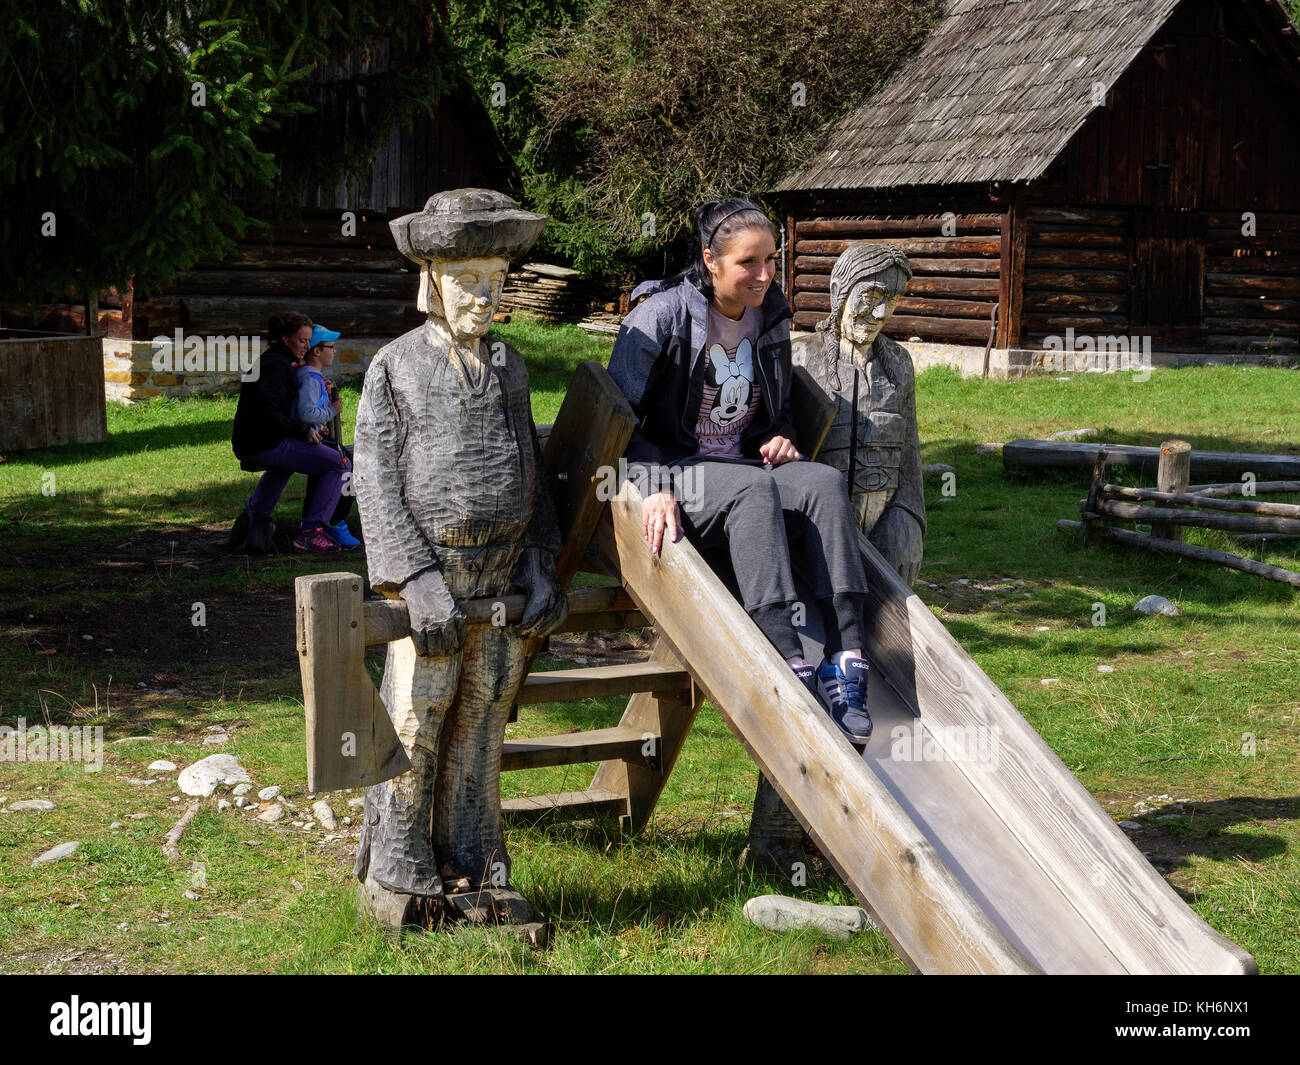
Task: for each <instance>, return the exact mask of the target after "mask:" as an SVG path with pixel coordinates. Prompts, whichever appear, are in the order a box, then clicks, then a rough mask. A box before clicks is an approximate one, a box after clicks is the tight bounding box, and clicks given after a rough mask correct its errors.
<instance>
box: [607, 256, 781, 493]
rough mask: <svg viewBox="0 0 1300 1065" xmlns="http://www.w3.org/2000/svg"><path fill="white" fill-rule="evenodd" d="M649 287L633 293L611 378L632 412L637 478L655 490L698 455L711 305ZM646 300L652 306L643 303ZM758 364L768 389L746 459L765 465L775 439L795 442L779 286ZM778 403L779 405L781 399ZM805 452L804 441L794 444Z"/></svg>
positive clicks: (693, 294)
mask: <svg viewBox="0 0 1300 1065" xmlns="http://www.w3.org/2000/svg"><path fill="white" fill-rule="evenodd" d="M663 285H664V283H663V282H662V281H647V282H645V283H644V284H642V285H639V286H638V287H637V289H636V290H635V291H634V292H633V293H632V302H633V308H632V311H631V313H630V314H628V316H627V317H626V318H624V319H623V326H622V328H621V329H620V330H619V333H618V339H617V340H616V341H615V342H614V352H613V354H612V355H611V356H610V359H609V372H610V376H611V377H613V378H614V383H615V384H617V385H618V387H619V388H620V389H621V390H622V392H623V395H625V396H626V397H627V400H628V402H629V403H630V404H631V405H632V411H633V413H634V414H635V415H636V419H637V424H636V428H635V429H634V430H633V432H632V439H631V441H630V442H629V443H628V447H627V463H628V470H629V472H630V473H634V475H635V476H637V477H638V479H641V478H648V481H643V484H648V485H649V487H650V490H651V491H654V490H657V489H658V488H659V487H664V488H667V487H669V486H668V484H666V483H665V482H664V481H663V480H662V479H661V474H660V471H659V467H661V466H666V465H672V464H677V463H681V462H682V461H683V460H686V459H689V458H691V457H692V456H694V455H695V453H696V452H697V451H698V450H699V441H698V440H697V439H696V436H695V419H696V417H697V416H698V414H699V410H700V402H701V400H702V398H703V392H704V375H703V374H702V373H697V372H696V369H697V367H698V366H699V364H700V361H701V360H702V359H703V358H704V350H705V348H706V346H707V343H708V333H709V319H708V312H709V304H708V300H706V299H705V297H704V293H702V292H701V291H700V290H699V289H697V288H696V287H695V286H694V285H693V284H691V283H690V282H689V281H683V282H682V283H681V284H678V285H674V286H672V287H671V288H664V287H663ZM643 295H645V296H648V298H647V299H644V300H642V301H641V302H640V303H637V300H638V299H640V297H642V296H643ZM760 310H761V313H762V325H760V326H759V335H758V343H757V344H756V345H755V347H756V355H755V361H756V363H757V372H758V374H759V375H760V377H761V379H762V382H763V406H762V408H761V409H760V410H759V412H758V414H757V416H756V417H755V418H754V420H753V421H752V422H750V423H749V425H748V426H746V428H745V431H744V433H743V434H742V435H741V438H740V450H741V454H742V455H744V456H745V457H746V458H750V459H753V460H755V461H758V460H759V454H758V449H759V448H760V447H762V446H763V445H764V444H766V443H767V442H768V441H769V440H771V439H772V437H774V436H784V437H786V438H788V439H790V440H794V423H793V418H792V417H791V414H790V377H791V373H792V370H791V364H790V318H791V313H790V304H789V302H788V301H787V300H786V298H785V294H784V293H783V292H782V291H781V290H780V289H779V288H776V287H775V286H773V287H771V288H769V289H768V290H767V293H766V295H765V296H764V297H763V304H762V307H761V308H760ZM778 397H779V398H778ZM795 445H796V446H798V441H795Z"/></svg>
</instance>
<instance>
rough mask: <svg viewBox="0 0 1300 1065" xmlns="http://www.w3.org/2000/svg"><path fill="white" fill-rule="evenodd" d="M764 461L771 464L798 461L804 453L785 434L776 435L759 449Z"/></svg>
mask: <svg viewBox="0 0 1300 1065" xmlns="http://www.w3.org/2000/svg"><path fill="white" fill-rule="evenodd" d="M758 453H759V454H760V455H762V456H763V461H764V462H765V463H766V464H767V465H769V466H780V465H781V464H782V463H783V462H798V461H799V460H800V459H801V458H803V456H802V455H800V454H799V449H798V448H796V447H795V446H794V444H792V443H791V442H790V441H789V440H787V439H786V438H785V437H784V436H774V437H772V439H771V440H769V441H768V442H767V443H766V444H764V445H763V446H762V447H760V448H759V449H758Z"/></svg>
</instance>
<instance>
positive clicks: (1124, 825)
mask: <svg viewBox="0 0 1300 1065" xmlns="http://www.w3.org/2000/svg"><path fill="white" fill-rule="evenodd" d="M1119 827H1120V828H1127V829H1130V830H1137V831H1141V829H1142V826H1141V825H1140V824H1138V823H1137V822H1136V821H1121V822H1120V823H1119Z"/></svg>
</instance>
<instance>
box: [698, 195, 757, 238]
mask: <svg viewBox="0 0 1300 1065" xmlns="http://www.w3.org/2000/svg"><path fill="white" fill-rule="evenodd" d="M757 210H758V208H757V207H756V206H755V205H754V204H752V203H747V204H745V205H744V206H743V207H737V208H736V209H735V210H734V211H728V212H727V213H726V214H724V215H723V216H722V217H721V218H719V219H718V221H717V224H716V225H714V227H713V232H712V233H710V234H709V239H708V240H706V241H705V242H704V246H705V247H706V248H712V247H713V238H714V237H716V236H717V235H718V230H719V229H721V228H722V223H723V222H725V221H726V220H727V219H728V218H730V217H731V216H732V215H733V214H740V213H741V212H742V211H757ZM764 217H766V215H764Z"/></svg>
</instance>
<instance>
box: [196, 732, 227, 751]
mask: <svg viewBox="0 0 1300 1065" xmlns="http://www.w3.org/2000/svg"><path fill="white" fill-rule="evenodd" d="M229 742H230V737H229V736H227V735H226V734H225V733H224V732H216V733H213V734H212V735H211V736H204V737H203V746H204V747H216V746H219V745H220V744H223V743H229Z"/></svg>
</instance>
